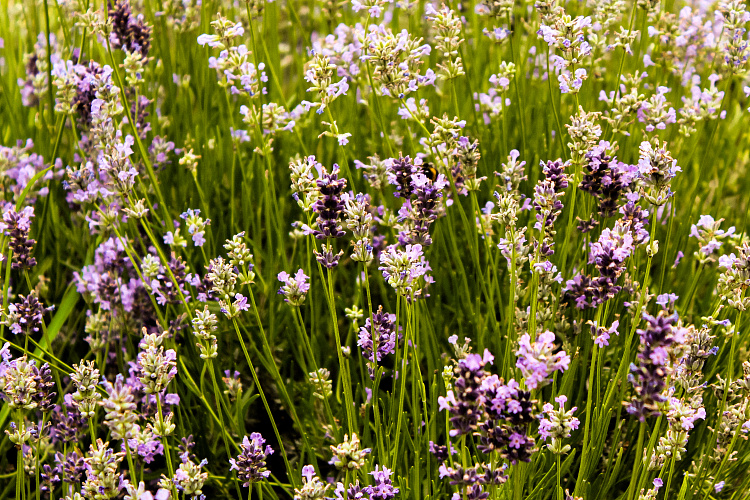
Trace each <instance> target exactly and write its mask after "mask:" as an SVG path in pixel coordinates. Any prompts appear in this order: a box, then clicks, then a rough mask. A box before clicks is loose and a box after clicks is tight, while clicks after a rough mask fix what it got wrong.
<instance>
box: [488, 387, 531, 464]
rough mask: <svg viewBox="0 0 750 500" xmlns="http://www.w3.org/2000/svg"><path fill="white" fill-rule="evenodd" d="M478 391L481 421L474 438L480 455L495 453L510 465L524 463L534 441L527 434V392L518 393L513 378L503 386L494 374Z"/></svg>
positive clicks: (529, 408) (528, 419)
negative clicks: (482, 417)
mask: <svg viewBox="0 0 750 500" xmlns="http://www.w3.org/2000/svg"><path fill="white" fill-rule="evenodd" d="M480 391H481V393H482V395H483V397H484V400H485V405H484V409H485V415H486V416H485V418H484V421H482V422H481V423H480V424H479V430H478V432H476V433H475V434H474V435H475V436H478V437H479V443H478V444H477V449H479V451H481V452H482V453H492V452H493V451H497V452H499V454H500V456H501V457H502V458H504V459H505V460H508V461H509V462H510V463H512V464H515V463H518V462H528V461H530V460H531V454H532V453H533V451H534V438H532V437H531V436H529V435H528V434H527V429H528V427H529V425H528V424H530V423H531V422H533V421H534V418H535V417H534V415H533V413H532V411H533V405H534V403H535V402H534V401H532V400H531V393H530V392H528V391H524V390H521V386H520V385H519V383H518V382H516V381H515V380H514V379H511V380H509V381H508V383H507V384H506V383H504V381H503V379H501V378H498V376H497V375H490V376H488V377H486V378H485V379H484V380H483V381H482V385H481V388H480Z"/></svg>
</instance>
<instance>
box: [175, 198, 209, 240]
mask: <svg viewBox="0 0 750 500" xmlns="http://www.w3.org/2000/svg"><path fill="white" fill-rule="evenodd" d="M200 213H201V211H200V209H198V208H196V209H192V208H188V209H187V211H185V212H183V213H182V214H180V218H181V219H183V220H184V221H185V223H186V224H187V227H188V233H189V234H192V235H193V243H194V244H195V246H197V247H202V246H203V244H204V243H206V238H205V234H206V226H208V225H210V224H211V219H206V220H203V217H201V216H200ZM172 240H174V237H172ZM165 242H166V241H165ZM167 244H170V243H167Z"/></svg>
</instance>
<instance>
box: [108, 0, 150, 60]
mask: <svg viewBox="0 0 750 500" xmlns="http://www.w3.org/2000/svg"><path fill="white" fill-rule="evenodd" d="M109 18H110V20H111V21H112V33H111V34H110V42H111V44H112V48H113V49H123V50H127V51H128V52H138V53H140V54H141V55H142V56H143V57H146V56H147V55H148V51H149V48H150V47H151V41H150V38H151V27H150V26H148V25H147V24H146V21H145V20H144V17H143V14H139V15H138V16H137V17H136V16H133V13H132V11H131V8H130V2H129V1H128V0H117V1H115V2H114V5H112V4H110V7H109Z"/></svg>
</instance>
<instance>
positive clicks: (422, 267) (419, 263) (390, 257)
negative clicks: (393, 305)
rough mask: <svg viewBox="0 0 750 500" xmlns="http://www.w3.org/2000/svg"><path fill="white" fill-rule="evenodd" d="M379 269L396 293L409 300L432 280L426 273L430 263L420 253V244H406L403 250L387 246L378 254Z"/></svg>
mask: <svg viewBox="0 0 750 500" xmlns="http://www.w3.org/2000/svg"><path fill="white" fill-rule="evenodd" d="M378 269H379V270H380V271H382V272H383V277H384V278H385V279H386V280H388V283H389V284H390V285H391V286H392V287H393V288H394V289H395V290H396V293H398V294H399V295H402V296H404V297H406V298H408V299H409V300H411V298H412V297H414V298H417V297H419V296H420V295H421V294H422V288H423V287H424V286H425V285H428V284H430V283H432V282H433V279H432V277H431V276H429V275H428V274H427V272H429V271H430V270H431V268H430V264H429V263H428V262H427V260H425V258H424V255H423V253H422V245H419V244H417V245H406V248H405V249H404V250H401V249H399V248H397V247H396V245H390V246H388V247H387V248H386V249H385V250H384V251H383V252H382V253H381V254H380V267H378Z"/></svg>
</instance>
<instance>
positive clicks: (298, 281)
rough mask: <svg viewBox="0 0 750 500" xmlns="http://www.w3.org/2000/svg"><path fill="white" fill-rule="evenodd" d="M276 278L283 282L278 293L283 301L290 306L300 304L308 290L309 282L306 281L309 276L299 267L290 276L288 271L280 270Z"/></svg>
mask: <svg viewBox="0 0 750 500" xmlns="http://www.w3.org/2000/svg"><path fill="white" fill-rule="evenodd" d="M278 278H279V281H280V282H281V283H283V285H282V286H281V288H279V291H278V294H279V295H283V296H284V302H286V303H287V304H289V305H292V306H301V305H302V303H303V302H304V301H305V297H306V296H307V292H308V291H309V290H310V284H309V283H308V282H307V280H308V279H309V278H308V276H307V275H305V272H304V271H303V270H302V269H299V270H298V271H297V273H296V274H295V275H294V277H292V276H290V275H289V273H287V272H285V271H281V272H280V273H279V275H278Z"/></svg>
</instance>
